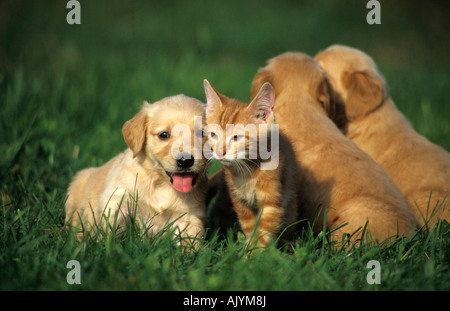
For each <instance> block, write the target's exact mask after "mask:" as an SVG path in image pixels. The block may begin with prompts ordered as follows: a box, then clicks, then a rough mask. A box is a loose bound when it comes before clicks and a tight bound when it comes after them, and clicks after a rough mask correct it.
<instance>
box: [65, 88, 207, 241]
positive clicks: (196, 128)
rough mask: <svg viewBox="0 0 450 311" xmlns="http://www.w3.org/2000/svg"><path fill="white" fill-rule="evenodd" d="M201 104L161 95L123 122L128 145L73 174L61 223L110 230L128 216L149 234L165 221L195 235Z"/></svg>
mask: <svg viewBox="0 0 450 311" xmlns="http://www.w3.org/2000/svg"><path fill="white" fill-rule="evenodd" d="M204 126H205V105H204V104H203V103H201V102H200V101H198V100H196V99H194V98H190V97H187V96H184V95H177V96H172V97H167V98H164V99H162V100H160V101H158V102H155V103H154V104H148V103H144V105H143V107H142V109H141V110H140V112H139V113H137V114H136V115H135V116H134V117H133V118H132V119H131V120H129V121H127V122H126V123H125V124H124V126H123V128H122V133H123V136H124V138H125V142H126V143H127V145H128V147H129V148H128V149H127V150H125V151H124V152H123V153H121V154H119V155H118V156H116V157H114V158H113V159H111V160H110V161H109V162H107V163H106V164H104V165H103V166H101V167H96V168H87V169H84V170H82V171H80V172H78V173H77V174H76V176H75V178H74V179H73V181H72V183H71V184H70V186H69V189H68V199H67V202H66V222H68V223H70V224H71V225H72V226H75V227H78V228H79V229H81V226H82V227H83V228H84V229H86V230H88V231H92V230H95V229H96V228H98V226H101V227H102V228H106V226H109V227H110V228H112V229H113V230H115V229H117V228H120V227H122V228H123V226H124V225H125V224H126V222H127V221H128V220H129V218H130V217H134V219H135V221H136V223H139V224H142V225H144V226H146V227H147V229H149V231H148V233H150V234H154V233H156V232H158V231H160V230H161V229H163V228H164V227H165V226H167V225H168V224H169V223H171V222H173V226H174V228H176V230H178V232H181V233H182V235H183V236H189V237H201V236H203V234H204V222H205V220H206V208H205V196H206V163H207V162H206V159H205V158H204V157H203V156H202V146H203V143H204V142H205V138H204V137H203V132H202V129H203V127H204Z"/></svg>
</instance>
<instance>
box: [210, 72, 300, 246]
mask: <svg viewBox="0 0 450 311" xmlns="http://www.w3.org/2000/svg"><path fill="white" fill-rule="evenodd" d="M204 87H205V93H206V99H207V109H206V121H207V123H208V126H207V134H208V142H209V144H210V145H211V150H212V157H213V158H215V159H217V160H219V161H220V162H221V163H222V165H223V167H224V171H225V180H226V183H227V185H228V190H229V193H230V197H231V201H232V203H233V208H234V210H235V212H236V214H237V216H238V219H239V223H240V225H241V228H242V231H243V232H244V234H245V236H246V238H247V241H248V243H253V242H255V241H257V242H256V243H257V245H258V246H267V244H268V243H269V242H270V241H271V240H273V239H274V238H275V237H276V236H277V234H279V233H281V232H283V229H285V228H286V227H287V226H289V225H291V224H292V223H294V222H295V221H296V220H297V214H298V213H297V201H298V199H297V193H296V189H297V185H296V180H297V174H296V172H297V165H296V160H295V154H294V151H293V149H292V146H291V144H290V143H289V141H288V140H287V138H286V137H285V136H283V135H282V134H281V133H279V132H278V127H277V125H274V126H273V127H271V126H270V125H271V123H272V122H273V104H274V99H275V92H274V90H273V88H272V85H270V83H265V84H264V85H263V86H261V89H260V90H259V92H258V94H257V95H256V96H255V97H254V99H253V100H252V102H251V103H250V104H245V103H241V102H239V101H238V100H235V99H231V98H228V97H226V96H224V95H222V94H220V93H219V92H217V91H216V90H215V89H214V88H213V87H212V86H211V85H210V84H209V82H208V81H207V80H205V81H204ZM267 147H268V148H267ZM268 149H270V154H269V155H268V153H269V152H267V150H268ZM292 227H293V226H291V227H290V228H289V229H288V230H286V231H285V233H286V235H283V238H289V237H290V235H291V234H292V233H293V232H292V231H293V228H292Z"/></svg>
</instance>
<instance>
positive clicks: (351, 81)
mask: <svg viewBox="0 0 450 311" xmlns="http://www.w3.org/2000/svg"><path fill="white" fill-rule="evenodd" d="M342 84H343V86H344V88H346V89H347V98H345V105H346V114H347V118H348V119H349V120H354V119H357V118H361V117H364V116H366V115H367V114H369V113H370V112H372V111H374V110H375V109H377V108H378V107H379V106H381V105H382V104H383V102H384V99H385V98H386V96H387V88H386V86H385V82H384V79H383V78H382V77H380V76H379V75H377V74H375V73H373V72H371V71H368V70H360V71H346V72H344V73H343V74H342Z"/></svg>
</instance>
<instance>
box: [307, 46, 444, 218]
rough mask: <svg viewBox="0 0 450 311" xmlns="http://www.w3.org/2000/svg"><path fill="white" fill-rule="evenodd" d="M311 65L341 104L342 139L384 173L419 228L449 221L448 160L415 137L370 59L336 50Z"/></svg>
mask: <svg viewBox="0 0 450 311" xmlns="http://www.w3.org/2000/svg"><path fill="white" fill-rule="evenodd" d="M316 60H317V61H318V62H319V63H320V65H321V66H322V68H323V69H324V70H326V71H327V72H328V74H329V75H330V77H331V81H332V84H333V86H334V88H335V89H336V90H337V91H338V92H339V93H340V94H341V96H342V98H343V99H344V102H345V115H346V118H347V128H346V135H347V136H348V137H349V138H350V139H351V140H353V141H354V142H355V143H356V144H357V145H358V146H359V147H360V148H361V149H362V150H364V151H365V152H367V153H368V154H369V155H371V156H372V157H373V158H374V159H375V161H377V162H378V163H379V164H380V165H381V166H382V167H383V168H384V169H385V170H386V171H387V172H388V174H389V175H390V176H391V177H392V179H393V180H394V182H395V183H396V184H397V186H398V187H399V188H400V190H401V191H402V192H403V194H404V196H405V197H406V198H407V200H408V202H409V204H410V206H411V209H412V211H413V212H414V213H415V215H416V217H417V219H418V220H419V224H421V225H423V224H425V223H427V224H428V225H433V224H434V223H435V222H436V221H437V219H438V218H443V219H446V220H447V221H450V210H449V204H448V202H449V199H450V198H449V197H448V196H449V194H450V154H449V153H448V152H447V151H445V150H444V149H443V148H441V147H440V146H437V145H435V144H433V143H431V142H430V141H428V140H427V139H426V138H425V137H423V136H422V135H420V134H418V133H417V132H416V131H414V129H413V127H412V126H411V124H410V123H409V122H408V121H407V119H406V118H405V117H404V116H403V115H402V114H401V112H400V111H399V110H398V109H397V108H396V106H395V104H394V102H393V101H392V99H391V98H390V96H389V92H388V87H387V84H386V81H385V80H384V78H383V76H382V75H381V74H380V73H379V71H378V68H377V66H376V64H375V63H374V61H373V60H372V58H370V57H369V56H368V55H366V54H364V53H363V52H361V51H359V50H356V49H353V48H350V47H345V46H339V45H335V46H331V47H329V48H328V49H326V50H325V51H323V52H321V53H319V54H318V55H317V56H316Z"/></svg>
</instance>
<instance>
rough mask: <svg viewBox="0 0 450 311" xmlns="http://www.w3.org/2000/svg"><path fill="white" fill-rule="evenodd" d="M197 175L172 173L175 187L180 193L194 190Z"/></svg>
mask: <svg viewBox="0 0 450 311" xmlns="http://www.w3.org/2000/svg"><path fill="white" fill-rule="evenodd" d="M195 176H196V174H189V173H186V174H181V173H172V180H173V183H172V185H173V187H174V188H175V189H176V190H178V191H180V192H189V191H191V189H192V186H193V182H194V178H195Z"/></svg>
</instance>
